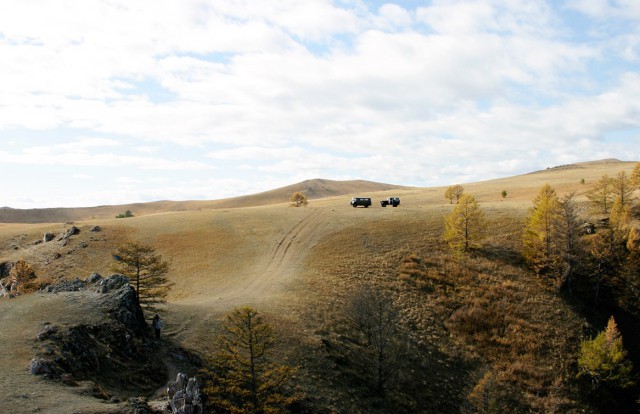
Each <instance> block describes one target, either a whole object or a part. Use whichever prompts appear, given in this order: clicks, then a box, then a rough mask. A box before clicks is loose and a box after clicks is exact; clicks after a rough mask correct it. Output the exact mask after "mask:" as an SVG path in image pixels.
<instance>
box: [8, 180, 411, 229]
mask: <svg viewBox="0 0 640 414" xmlns="http://www.w3.org/2000/svg"><path fill="white" fill-rule="evenodd" d="M395 188H403V187H402V186H398V185H393V184H384V183H375V182H371V181H364V180H350V181H334V180H323V179H314V180H306V181H303V182H300V183H297V184H293V185H289V186H286V187H282V188H277V189H275V190H270V191H265V192H262V193H258V194H251V195H247V196H241V197H234V198H226V199H219V200H204V201H195V200H189V201H155V202H149V203H135V204H123V205H107V206H96V207H78V208H45V209H13V208H7V207H3V208H0V223H65V222H68V221H78V220H95V219H106V218H112V217H115V216H116V215H118V214H121V213H124V212H125V211H127V210H130V211H131V212H133V214H134V215H135V216H143V215H148V214H157V213H165V212H170V211H173V212H176V211H199V210H208V209H218V208H238V207H253V206H263V205H269V204H278V203H285V202H287V201H289V198H290V197H291V195H292V194H293V193H294V192H296V191H301V192H303V193H304V194H305V195H306V196H307V197H308V198H309V199H318V198H324V197H330V196H337V195H344V194H351V193H356V192H363V191H364V192H369V191H382V190H389V189H395Z"/></svg>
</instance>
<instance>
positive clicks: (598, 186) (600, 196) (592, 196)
mask: <svg viewBox="0 0 640 414" xmlns="http://www.w3.org/2000/svg"><path fill="white" fill-rule="evenodd" d="M587 198H588V199H589V201H591V203H592V204H593V205H594V207H595V211H596V212H598V213H602V214H609V210H610V209H611V205H612V204H613V201H614V199H615V193H614V180H613V179H612V178H611V177H609V176H608V175H606V174H605V175H603V176H602V177H601V178H600V180H598V181H597V182H596V183H595V184H594V187H593V189H592V190H591V191H589V192H588V193H587Z"/></svg>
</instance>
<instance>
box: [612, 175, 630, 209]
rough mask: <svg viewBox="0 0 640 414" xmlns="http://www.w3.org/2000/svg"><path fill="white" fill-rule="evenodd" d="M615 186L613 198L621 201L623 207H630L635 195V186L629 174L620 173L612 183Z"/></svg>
mask: <svg viewBox="0 0 640 414" xmlns="http://www.w3.org/2000/svg"><path fill="white" fill-rule="evenodd" d="M612 184H613V197H614V199H616V200H620V203H621V204H622V205H623V206H626V205H629V204H630V202H631V198H632V195H633V184H632V183H631V180H630V178H629V177H627V173H625V172H624V171H620V172H619V173H618V175H616V178H614V179H613V181H612Z"/></svg>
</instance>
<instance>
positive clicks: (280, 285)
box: [166, 208, 335, 345]
mask: <svg viewBox="0 0 640 414" xmlns="http://www.w3.org/2000/svg"><path fill="white" fill-rule="evenodd" d="M329 213H330V210H328V209H322V208H306V209H304V210H303V211H301V212H300V213H298V214H293V215H292V217H291V219H290V220H289V221H288V223H287V226H288V228H287V229H285V230H284V231H283V234H281V235H280V236H279V237H278V238H277V239H275V240H274V241H272V242H270V243H263V244H261V248H260V249H258V251H257V254H256V255H255V256H254V257H252V258H251V259H250V260H251V261H252V263H253V264H252V265H251V266H250V267H249V270H248V271H246V270H240V271H239V272H236V271H235V269H226V270H227V271H228V274H227V275H226V276H225V278H226V279H231V280H233V283H232V284H227V285H225V286H222V287H220V288H218V289H213V290H212V291H210V292H207V293H206V294H204V295H202V294H200V295H196V296H195V297H194V298H190V299H187V300H183V301H179V302H173V303H169V305H168V307H169V309H168V312H167V322H168V323H167V329H166V334H167V335H168V336H170V337H172V338H174V339H176V340H178V341H180V342H183V341H184V342H183V343H184V344H185V345H187V344H188V343H193V342H199V343H201V342H200V341H201V340H203V339H204V340H205V342H207V341H206V338H207V337H209V335H210V332H211V327H212V326H213V325H212V324H215V323H216V322H217V321H218V320H219V319H220V317H221V316H222V315H223V314H225V313H227V312H229V311H231V310H232V309H233V308H234V307H237V306H245V305H250V306H254V307H256V308H257V309H259V310H265V311H276V312H277V310H276V308H279V307H280V305H282V303H283V302H286V301H287V299H286V297H288V296H289V295H287V294H288V293H290V292H291V290H292V284H295V283H296V281H297V275H299V274H300V272H301V271H302V265H303V263H304V260H305V258H306V256H307V255H308V253H309V252H310V251H311V249H312V248H313V245H314V244H315V243H317V242H318V241H319V240H321V239H322V237H324V236H325V235H326V234H327V233H328V232H329V231H331V229H332V228H333V227H334V226H335V223H333V221H332V220H330V216H329Z"/></svg>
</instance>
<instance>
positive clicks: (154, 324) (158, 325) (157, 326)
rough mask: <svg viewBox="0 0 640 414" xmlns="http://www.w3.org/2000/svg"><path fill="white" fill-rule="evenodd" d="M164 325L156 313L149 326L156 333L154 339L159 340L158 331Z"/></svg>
mask: <svg viewBox="0 0 640 414" xmlns="http://www.w3.org/2000/svg"><path fill="white" fill-rule="evenodd" d="M163 325H164V321H163V320H162V319H160V316H158V314H157V313H156V316H154V317H153V322H151V326H152V327H153V330H154V331H155V332H156V338H160V330H161V329H162V326H163Z"/></svg>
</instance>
